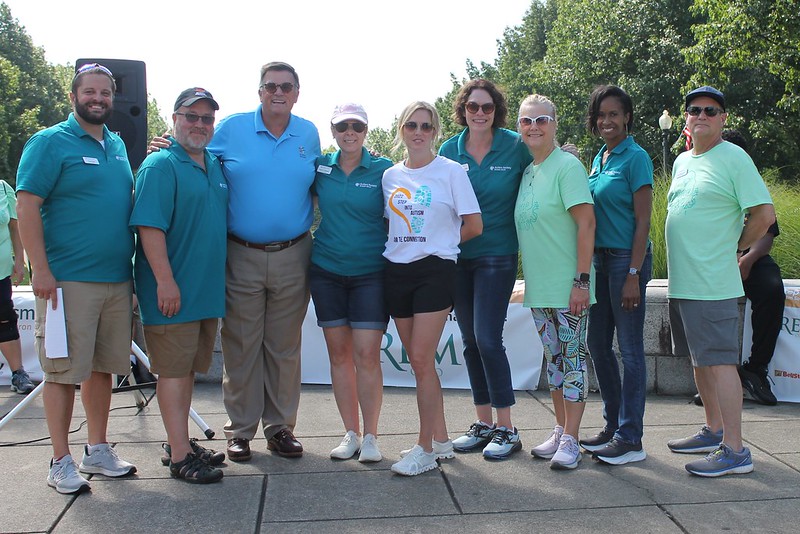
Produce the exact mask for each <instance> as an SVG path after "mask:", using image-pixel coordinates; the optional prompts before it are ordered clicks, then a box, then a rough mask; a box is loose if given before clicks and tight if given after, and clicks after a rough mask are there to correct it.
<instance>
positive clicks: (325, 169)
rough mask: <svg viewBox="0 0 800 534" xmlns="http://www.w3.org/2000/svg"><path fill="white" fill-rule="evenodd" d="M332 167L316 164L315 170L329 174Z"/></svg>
mask: <svg viewBox="0 0 800 534" xmlns="http://www.w3.org/2000/svg"><path fill="white" fill-rule="evenodd" d="M332 170H333V169H332V168H331V167H328V166H327V165H319V166H317V172H321V173H322V174H330V173H331V171H332Z"/></svg>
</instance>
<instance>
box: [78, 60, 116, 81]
mask: <svg viewBox="0 0 800 534" xmlns="http://www.w3.org/2000/svg"><path fill="white" fill-rule="evenodd" d="M95 69H96V70H99V71H101V72H102V73H103V74H108V75H109V76H111V77H112V78H113V77H114V75H113V74H111V71H110V70H108V69H107V68H106V67H104V66H102V65H101V64H100V63H87V64H86V65H81V66H80V68H78V70H76V71H75V76H77V75H78V74H83V73H84V72H86V71H90V70H95Z"/></svg>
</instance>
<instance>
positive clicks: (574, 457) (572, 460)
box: [550, 434, 581, 469]
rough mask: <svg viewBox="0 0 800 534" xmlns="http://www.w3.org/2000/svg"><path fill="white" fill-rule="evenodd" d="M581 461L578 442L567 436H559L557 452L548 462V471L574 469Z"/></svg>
mask: <svg viewBox="0 0 800 534" xmlns="http://www.w3.org/2000/svg"><path fill="white" fill-rule="evenodd" d="M580 461H581V449H580V447H578V442H577V441H576V440H575V438H573V437H572V436H570V435H569V434H564V435H563V436H561V441H560V442H559V444H558V450H557V451H556V453H555V454H554V455H553V458H552V459H551V460H550V469H575V468H576V467H578V462H580Z"/></svg>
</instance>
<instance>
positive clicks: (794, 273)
mask: <svg viewBox="0 0 800 534" xmlns="http://www.w3.org/2000/svg"><path fill="white" fill-rule="evenodd" d="M764 178H765V179H766V181H767V187H768V188H769V191H770V194H771V195H772V201H773V202H774V203H775V212H776V214H777V217H778V224H779V225H780V230H781V235H780V236H779V237H778V238H777V239H776V240H775V244H774V245H773V247H772V257H773V258H774V259H775V261H776V262H777V263H778V265H779V266H780V268H781V274H782V275H783V277H784V278H800V247H799V246H798V243H800V187H798V186H796V185H788V184H786V183H785V182H778V181H777V179H776V176H775V175H773V174H771V173H769V172H768V173H765V176H764ZM668 191H669V177H668V176H666V175H664V173H663V172H661V171H656V174H655V177H654V184H653V216H652V218H651V222H650V225H651V226H650V239H651V240H652V242H653V278H666V277H667V251H666V245H665V243H664V222H665V221H666V219H667V192H668Z"/></svg>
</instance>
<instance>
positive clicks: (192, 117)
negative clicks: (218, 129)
mask: <svg viewBox="0 0 800 534" xmlns="http://www.w3.org/2000/svg"><path fill="white" fill-rule="evenodd" d="M175 115H183V116H184V117H185V118H186V122H188V123H189V124H194V123H196V122H197V121H198V120H201V121H203V124H205V125H206V126H211V125H212V124H214V121H215V120H216V117H214V116H212V115H198V114H197V113H178V112H177V111H176V112H175Z"/></svg>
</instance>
